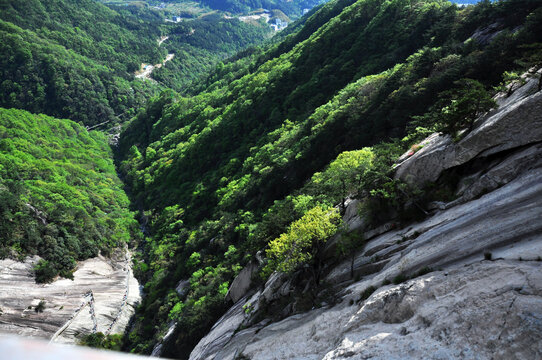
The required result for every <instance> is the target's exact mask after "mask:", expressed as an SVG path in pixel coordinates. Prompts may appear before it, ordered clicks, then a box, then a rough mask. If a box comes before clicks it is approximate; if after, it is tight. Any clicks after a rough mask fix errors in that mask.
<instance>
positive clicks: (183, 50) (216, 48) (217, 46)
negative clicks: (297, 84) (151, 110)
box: [153, 14, 271, 92]
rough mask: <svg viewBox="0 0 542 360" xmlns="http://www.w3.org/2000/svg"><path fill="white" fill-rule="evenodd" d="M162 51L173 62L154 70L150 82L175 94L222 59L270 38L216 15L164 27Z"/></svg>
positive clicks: (267, 30)
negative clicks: (157, 82) (164, 34)
mask: <svg viewBox="0 0 542 360" xmlns="http://www.w3.org/2000/svg"><path fill="white" fill-rule="evenodd" d="M163 31H164V32H165V33H167V34H168V40H167V41H166V42H165V43H164V47H166V48H167V49H168V52H171V53H174V54H175V58H174V59H173V60H172V61H171V62H169V63H168V64H167V65H166V66H164V67H162V68H160V69H157V70H156V71H155V72H154V73H153V78H154V79H156V80H157V81H159V82H160V83H161V84H163V85H165V86H167V87H169V88H171V89H174V90H176V91H179V92H187V91H189V86H188V85H190V84H191V83H193V82H194V81H195V80H198V79H199V78H200V77H201V76H203V75H204V74H206V72H208V71H210V70H211V69H213V67H214V66H215V65H216V64H217V63H218V62H219V61H220V60H223V59H226V58H228V57H229V56H232V55H234V54H235V53H237V52H238V51H241V50H243V49H245V48H247V47H249V46H251V45H255V44H259V43H261V42H262V41H263V40H264V39H267V38H269V37H271V29H270V28H269V27H268V26H265V25H263V24H260V25H258V26H255V25H252V24H246V23H244V22H241V21H239V20H238V19H225V18H224V17H223V16H222V15H220V14H212V15H207V16H204V17H202V18H198V19H191V20H187V21H183V22H181V23H179V24H175V25H169V26H166V27H165V28H164V30H163Z"/></svg>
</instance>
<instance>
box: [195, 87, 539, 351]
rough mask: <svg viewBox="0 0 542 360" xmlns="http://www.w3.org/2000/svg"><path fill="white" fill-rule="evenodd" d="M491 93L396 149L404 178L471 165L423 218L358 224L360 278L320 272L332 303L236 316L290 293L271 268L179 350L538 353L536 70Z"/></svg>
mask: <svg viewBox="0 0 542 360" xmlns="http://www.w3.org/2000/svg"><path fill="white" fill-rule="evenodd" d="M498 102H499V103H500V105H501V106H500V107H499V109H498V110H496V111H494V112H493V113H490V114H488V115H487V116H486V117H484V118H483V119H480V120H479V121H478V123H477V126H476V128H475V129H474V130H473V131H472V132H471V133H469V134H468V135H467V136H466V137H465V138H463V139H462V140H461V141H459V142H458V143H454V142H453V141H452V140H451V139H450V138H449V137H444V136H440V135H438V134H435V135H432V136H431V137H429V138H428V139H426V141H425V143H424V147H423V148H422V150H420V151H419V152H418V153H416V154H414V155H412V156H410V157H409V156H405V157H403V159H402V160H403V161H402V163H401V164H400V165H399V166H398V168H397V177H398V178H401V179H403V180H407V181H410V182H413V183H416V184H423V183H425V182H426V181H435V180H437V179H438V178H439V176H440V175H441V174H442V173H443V172H444V171H446V170H447V169H451V168H454V167H458V166H463V167H464V168H465V167H467V169H470V170H472V171H471V172H467V173H464V174H463V175H462V176H463V178H462V179H461V180H460V181H459V186H458V189H457V194H456V195H457V196H458V198H457V200H455V201H453V202H450V203H444V202H442V203H439V204H437V205H435V206H434V207H433V209H432V212H431V214H430V216H428V217H427V218H426V219H425V220H424V221H421V222H419V223H413V224H410V225H409V226H407V227H404V228H397V227H396V226H393V225H390V224H386V225H383V226H382V227H380V228H378V229H371V230H369V231H365V232H364V238H365V239H366V240H368V242H367V244H366V246H365V248H364V249H362V250H360V251H358V252H357V253H356V254H355V257H354V274H355V278H356V279H360V280H354V279H352V277H351V262H350V261H351V260H349V259H345V260H344V261H343V262H341V263H339V264H334V265H333V266H331V268H330V269H329V270H328V272H327V274H326V276H325V278H324V280H323V282H324V283H326V284H328V286H330V287H331V288H332V289H333V292H334V294H333V297H334V298H333V299H331V300H332V301H330V302H329V304H334V305H328V304H327V303H326V301H324V302H322V303H321V305H322V307H321V308H313V309H312V310H309V311H305V312H300V313H295V312H293V313H294V314H293V315H292V312H287V313H285V317H279V318H282V320H280V321H276V320H277V318H276V317H275V318H274V319H272V318H268V319H265V318H264V320H262V321H260V320H258V321H259V322H258V323H255V321H248V320H250V314H247V309H248V310H250V309H251V308H252V306H255V307H256V308H257V309H258V310H260V313H259V314H265V311H264V310H265V309H264V307H265V306H266V304H270V302H271V301H275V304H276V303H277V302H279V303H280V298H281V296H282V298H286V297H287V296H290V295H291V294H290V293H289V292H288V291H286V290H288V289H289V280H288V278H286V277H284V275H280V274H273V275H272V276H271V277H270V279H269V280H268V281H267V283H266V285H265V286H264V287H263V288H262V289H261V291H259V292H257V293H256V294H255V295H253V296H252V298H251V299H247V298H246V297H245V298H243V299H240V300H239V301H238V302H237V303H235V305H234V306H233V307H232V308H231V309H230V311H229V312H228V313H227V314H226V315H224V316H223V317H222V318H221V319H220V320H219V321H218V322H217V324H215V327H214V328H213V330H212V331H211V332H210V333H209V334H208V335H207V336H206V337H205V338H204V339H202V341H201V342H200V344H198V346H196V348H195V349H194V351H193V352H192V354H191V356H190V359H191V360H199V359H207V360H210V359H217V360H218V359H245V358H248V359H326V360H331V359H346V358H349V359H368V358H371V359H429V358H430V359H488V360H489V359H512V358H522V359H539V358H542V338H541V337H540V334H542V181H541V179H542V93H541V92H538V88H537V79H527V81H526V84H525V85H524V86H522V87H519V88H517V89H516V90H515V92H513V93H512V94H511V95H510V96H508V97H505V96H501V97H500V98H499V99H498ZM472 160H475V162H472ZM473 163H476V164H477V166H473ZM479 164H482V165H483V166H481V167H478V165H479ZM473 172H474V173H473ZM354 205H355V204H353V205H352V206H351V207H349V208H347V211H346V214H345V217H344V220H345V222H346V223H347V224H348V227H349V228H350V225H351V224H354V225H357V224H361V222H362V219H359V216H358V215H357V212H356V211H354V209H355V206H354ZM353 228H355V229H357V230H358V231H364V228H363V226H360V227H356V226H353ZM391 282H393V283H395V284H397V285H387V284H390V283H391ZM369 289H371V291H374V292H373V293H372V295H371V294H370V293H371V292H370V291H368V290H369ZM367 296H368V298H367ZM288 306H289V305H288ZM271 315H272V314H271ZM258 319H261V317H260V318H258ZM273 321H275V322H273Z"/></svg>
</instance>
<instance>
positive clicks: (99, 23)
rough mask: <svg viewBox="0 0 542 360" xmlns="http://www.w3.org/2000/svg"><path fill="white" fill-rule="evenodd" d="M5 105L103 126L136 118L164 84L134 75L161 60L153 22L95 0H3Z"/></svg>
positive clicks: (0, 77) (0, 82)
mask: <svg viewBox="0 0 542 360" xmlns="http://www.w3.org/2000/svg"><path fill="white" fill-rule="evenodd" d="M0 8H1V11H0V20H1V23H0V26H1V28H0V36H1V38H2V41H1V45H0V46H1V51H2V53H3V54H9V56H4V57H2V60H1V61H2V66H1V70H0V71H1V73H0V87H1V98H0V106H3V107H14V108H21V109H26V110H29V111H33V112H38V113H46V114H48V115H51V116H56V117H61V118H70V119H72V120H74V121H80V122H83V123H84V124H85V125H95V124H98V123H102V122H107V121H109V122H114V121H117V120H118V119H119V117H120V118H121V119H128V118H130V116H131V115H132V114H133V109H134V107H138V106H140V105H141V104H143V103H144V100H145V99H146V98H147V97H148V96H150V95H152V94H154V93H156V92H157V91H158V90H159V87H157V86H156V85H154V84H148V83H141V82H139V81H137V82H136V81H134V78H133V75H132V73H133V72H134V71H135V70H136V69H138V68H139V65H140V64H141V63H142V62H144V61H154V62H158V61H160V60H161V59H162V58H163V57H164V56H165V55H164V54H163V53H161V51H160V49H159V47H158V44H157V42H156V39H157V38H158V37H159V36H160V30H159V29H158V28H157V27H156V26H153V24H152V22H149V21H140V20H139V19H137V18H136V17H135V16H132V15H130V14H128V13H123V14H120V13H117V12H115V11H112V10H110V9H108V8H107V7H105V6H103V5H101V4H98V3H96V2H95V1H92V0H80V1H53V2H51V1H39V0H32V1H3V2H2V4H1V5H0Z"/></svg>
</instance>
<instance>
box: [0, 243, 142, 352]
mask: <svg viewBox="0 0 542 360" xmlns="http://www.w3.org/2000/svg"><path fill="white" fill-rule="evenodd" d="M37 261H38V257H37V256H36V257H32V258H27V260H26V261H24V262H16V261H14V260H2V261H0V306H1V309H2V315H1V317H0V334H4V335H15V334H17V335H20V336H25V337H35V338H43V339H50V340H51V342H57V343H72V344H73V343H76V342H77V337H78V336H79V335H85V334H90V333H92V332H96V331H99V332H103V333H105V334H109V333H111V334H118V333H123V332H124V330H125V328H126V326H127V325H128V323H129V321H130V318H131V316H132V315H133V314H134V309H135V306H137V304H138V303H139V301H140V299H141V294H140V289H139V284H138V282H137V280H136V279H135V278H134V276H133V273H132V269H131V260H130V258H129V256H128V255H125V254H123V253H121V252H119V254H117V256H115V257H113V259H107V258H103V257H97V258H91V259H88V260H85V261H82V262H80V263H79V264H78V267H77V270H76V271H75V272H74V273H73V276H74V279H73V280H69V279H59V280H57V281H55V282H53V283H51V284H36V283H35V280H34V276H33V272H32V268H33V265H34V264H35V263H36V262H37ZM41 301H44V302H45V303H44V305H45V307H44V309H43V311H42V312H38V311H36V307H37V306H38V305H39V303H40V302H41Z"/></svg>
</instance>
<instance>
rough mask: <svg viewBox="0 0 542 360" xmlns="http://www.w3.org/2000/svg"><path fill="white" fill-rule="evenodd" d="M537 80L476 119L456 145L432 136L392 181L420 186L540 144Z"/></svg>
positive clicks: (540, 100) (541, 113) (540, 101)
mask: <svg viewBox="0 0 542 360" xmlns="http://www.w3.org/2000/svg"><path fill="white" fill-rule="evenodd" d="M537 82H538V80H537V79H534V78H531V79H529V80H528V81H527V83H526V84H525V85H524V86H522V87H521V88H520V89H518V90H516V93H514V94H512V96H511V97H510V98H504V99H501V100H500V101H499V105H500V106H499V108H498V109H497V110H494V111H493V112H491V113H489V114H488V115H487V116H485V117H484V118H482V119H480V120H479V121H478V122H477V124H476V127H475V128H474V130H472V131H471V132H470V133H469V134H467V135H466V136H465V138H463V139H462V140H460V141H459V142H458V143H454V142H453V141H452V139H451V137H450V136H448V135H441V136H439V137H435V136H433V138H432V141H431V142H430V143H429V144H428V145H427V146H425V147H423V148H422V149H421V150H420V151H418V152H416V153H415V154H413V155H412V156H410V157H408V158H407V159H406V160H404V161H403V162H402V163H400V164H399V165H398V166H397V167H396V172H395V178H397V179H401V180H404V181H407V182H409V183H413V184H416V185H424V184H425V183H426V182H434V181H436V180H437V179H438V178H439V176H440V174H441V173H442V172H443V171H444V170H446V169H450V168H452V167H455V166H458V165H462V164H465V163H466V162H468V161H470V160H472V159H473V158H475V157H484V156H489V155H492V154H496V153H499V152H501V151H505V150H509V149H514V148H517V147H521V146H524V145H527V144H532V143H536V142H540V141H542V92H536V90H537Z"/></svg>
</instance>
